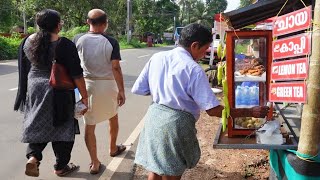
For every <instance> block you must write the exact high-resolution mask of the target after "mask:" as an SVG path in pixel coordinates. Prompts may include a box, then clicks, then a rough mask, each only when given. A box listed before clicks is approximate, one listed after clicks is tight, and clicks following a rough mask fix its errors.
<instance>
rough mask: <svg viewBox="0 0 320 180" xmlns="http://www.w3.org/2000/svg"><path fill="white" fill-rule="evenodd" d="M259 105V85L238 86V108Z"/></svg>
mask: <svg viewBox="0 0 320 180" xmlns="http://www.w3.org/2000/svg"><path fill="white" fill-rule="evenodd" d="M258 105H259V87H258V86H256V85H253V86H250V87H249V86H241V85H238V86H237V88H236V108H250V107H254V106H258Z"/></svg>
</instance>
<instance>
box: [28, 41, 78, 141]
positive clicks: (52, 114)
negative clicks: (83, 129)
mask: <svg viewBox="0 0 320 180" xmlns="http://www.w3.org/2000/svg"><path fill="white" fill-rule="evenodd" d="M32 37H33V36H30V37H29V38H28V39H27V40H26V43H25V45H24V48H23V49H24V52H25V54H26V56H27V58H28V59H31V56H30V54H29V47H30V46H31V44H30V38H32ZM64 41H65V42H66V39H64ZM70 42H71V41H70ZM61 43H62V42H61ZM68 43H69V42H68ZM71 43H72V42H71ZM64 44H66V43H64ZM70 45H72V44H70ZM56 46H57V41H56V42H52V43H51V45H50V49H51V51H50V53H49V57H48V61H49V62H51V61H52V59H53V54H54V53H53V52H54V50H55V48H56ZM59 46H60V45H59ZM60 49H63V48H60ZM56 52H57V51H56ZM75 52H76V51H75ZM60 53H62V52H60ZM69 53H70V52H69ZM62 54H63V53H62ZM70 57H72V56H70ZM64 60H65V59H64ZM68 60H70V58H68ZM30 61H31V69H30V71H29V73H28V85H27V96H26V102H25V107H24V120H23V132H22V142H24V143H47V142H54V141H74V139H75V134H76V133H78V131H79V129H78V122H77V121H76V120H75V119H74V117H73V114H74V103H75V98H74V92H73V91H72V90H71V91H70V90H56V89H53V88H52V87H51V86H50V85H49V78H50V70H51V63H47V64H48V65H35V64H34V63H32V60H30ZM70 61H74V62H73V63H75V66H74V68H75V70H76V71H77V72H76V73H73V74H78V75H77V76H82V69H81V67H80V61H78V60H72V59H71V60H70ZM77 61H78V62H79V67H77V66H76V64H77V63H76V62H77ZM66 68H67V69H68V65H66ZM79 68H80V69H79ZM77 69H78V70H77ZM71 71H73V70H71ZM73 77H74V76H73ZM57 98H58V99H59V100H58V101H59V102H58V103H57V102H56V101H57ZM57 118H60V119H61V118H62V119H63V121H64V122H63V123H60V124H59V125H54V122H55V121H56V119H57Z"/></svg>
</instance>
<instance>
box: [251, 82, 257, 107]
mask: <svg viewBox="0 0 320 180" xmlns="http://www.w3.org/2000/svg"><path fill="white" fill-rule="evenodd" d="M255 87H256V86H251V87H249V105H250V106H255V105H256V99H257V97H256V92H255Z"/></svg>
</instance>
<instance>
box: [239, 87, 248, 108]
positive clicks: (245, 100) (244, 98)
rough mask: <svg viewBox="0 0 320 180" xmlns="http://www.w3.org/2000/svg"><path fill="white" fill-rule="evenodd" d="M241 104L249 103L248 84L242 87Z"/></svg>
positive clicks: (246, 104)
mask: <svg viewBox="0 0 320 180" xmlns="http://www.w3.org/2000/svg"><path fill="white" fill-rule="evenodd" d="M242 92H243V94H242V98H241V99H242V103H241V104H242V106H244V107H246V106H248V105H249V102H250V91H249V87H248V86H245V87H244V88H243V89H242Z"/></svg>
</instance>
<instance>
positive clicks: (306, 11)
mask: <svg viewBox="0 0 320 180" xmlns="http://www.w3.org/2000/svg"><path fill="white" fill-rule="evenodd" d="M273 24H274V26H273V27H274V28H273V36H274V37H275V36H280V35H284V34H289V33H292V32H297V31H300V30H303V29H308V28H309V27H310V26H311V6H308V7H306V8H302V9H299V10H297V11H294V12H292V13H288V14H285V15H283V16H279V17H277V18H275V19H274V22H273Z"/></svg>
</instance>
